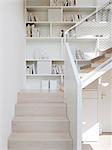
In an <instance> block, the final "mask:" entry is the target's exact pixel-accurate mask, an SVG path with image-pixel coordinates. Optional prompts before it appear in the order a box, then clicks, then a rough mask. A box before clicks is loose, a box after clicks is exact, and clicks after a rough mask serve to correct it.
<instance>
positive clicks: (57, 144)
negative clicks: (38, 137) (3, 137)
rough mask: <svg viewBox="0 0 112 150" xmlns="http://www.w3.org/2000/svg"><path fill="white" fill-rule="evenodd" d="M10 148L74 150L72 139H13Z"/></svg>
mask: <svg viewBox="0 0 112 150" xmlns="http://www.w3.org/2000/svg"><path fill="white" fill-rule="evenodd" d="M9 150H72V141H36V142H32V141H29V142H26V141H22V142H20V141H19V142H18V141H17V142H16V141H11V142H9Z"/></svg>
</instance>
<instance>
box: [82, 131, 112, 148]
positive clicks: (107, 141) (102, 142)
mask: <svg viewBox="0 0 112 150" xmlns="http://www.w3.org/2000/svg"><path fill="white" fill-rule="evenodd" d="M82 150H112V134H103V135H101V136H100V138H99V142H90V143H84V144H83V147H82Z"/></svg>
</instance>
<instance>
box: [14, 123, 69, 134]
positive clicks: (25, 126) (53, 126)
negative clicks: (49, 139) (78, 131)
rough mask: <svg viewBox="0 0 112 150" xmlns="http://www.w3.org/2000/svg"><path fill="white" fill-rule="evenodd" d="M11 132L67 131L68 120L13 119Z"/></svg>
mask: <svg viewBox="0 0 112 150" xmlns="http://www.w3.org/2000/svg"><path fill="white" fill-rule="evenodd" d="M12 129H13V132H39V133H40V132H69V121H25V122H24V121H14V122H13V123H12Z"/></svg>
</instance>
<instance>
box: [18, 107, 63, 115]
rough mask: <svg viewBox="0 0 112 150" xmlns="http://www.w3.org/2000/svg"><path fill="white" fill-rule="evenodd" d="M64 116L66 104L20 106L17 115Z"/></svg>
mask: <svg viewBox="0 0 112 150" xmlns="http://www.w3.org/2000/svg"><path fill="white" fill-rule="evenodd" d="M37 115H38V116H60V117H61V116H63V117H66V106H62V107H36V106H35V107H18V106H16V116H37Z"/></svg>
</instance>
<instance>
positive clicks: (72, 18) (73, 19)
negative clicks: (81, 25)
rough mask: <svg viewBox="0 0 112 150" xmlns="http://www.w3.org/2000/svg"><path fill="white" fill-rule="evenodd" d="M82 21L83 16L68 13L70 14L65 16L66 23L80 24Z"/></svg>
mask: <svg viewBox="0 0 112 150" xmlns="http://www.w3.org/2000/svg"><path fill="white" fill-rule="evenodd" d="M81 19H82V15H81V14H73V13H68V14H64V18H63V20H64V21H71V22H78V21H80V20H81Z"/></svg>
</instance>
